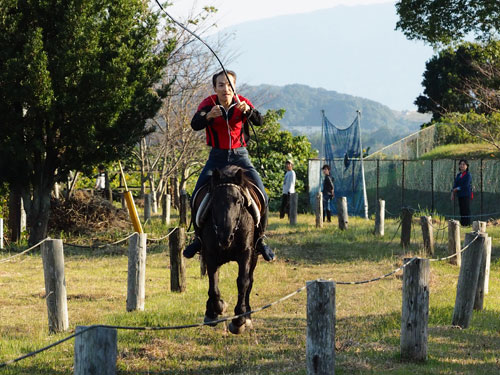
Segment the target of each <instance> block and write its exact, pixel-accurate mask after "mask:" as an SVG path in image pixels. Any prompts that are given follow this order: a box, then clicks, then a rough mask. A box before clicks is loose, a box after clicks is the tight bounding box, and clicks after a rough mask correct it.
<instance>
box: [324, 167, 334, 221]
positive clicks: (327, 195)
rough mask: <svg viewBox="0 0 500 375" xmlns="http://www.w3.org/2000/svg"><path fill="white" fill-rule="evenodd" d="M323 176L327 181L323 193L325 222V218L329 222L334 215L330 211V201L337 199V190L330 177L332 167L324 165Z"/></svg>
mask: <svg viewBox="0 0 500 375" xmlns="http://www.w3.org/2000/svg"><path fill="white" fill-rule="evenodd" d="M322 170H323V174H324V175H325V179H324V180H323V188H322V189H321V192H322V193H323V221H325V216H326V219H327V220H328V222H331V221H332V214H331V211H330V200H332V199H333V198H334V197H335V191H334V190H335V189H334V186H333V179H332V177H331V176H330V166H329V165H328V164H325V165H323V168H322Z"/></svg>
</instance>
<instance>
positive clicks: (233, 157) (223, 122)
mask: <svg viewBox="0 0 500 375" xmlns="http://www.w3.org/2000/svg"><path fill="white" fill-rule="evenodd" d="M227 74H228V77H229V79H230V80H231V84H232V87H233V88H234V87H235V84H236V73H235V72H233V71H230V70H228V71H227ZM212 84H213V88H214V91H215V94H214V95H211V96H209V97H207V98H205V99H204V100H203V101H202V102H201V103H200V105H199V106H198V109H197V111H196V113H195V114H194V116H193V119H192V120H191V128H193V130H202V129H205V133H206V137H207V138H206V139H207V144H208V145H209V146H211V147H212V150H211V151H210V155H209V157H208V160H207V163H206V164H205V167H204V168H203V170H202V171H201V173H200V176H199V177H198V181H197V182H196V186H195V188H194V191H193V194H192V196H193V197H194V196H195V195H196V192H197V191H198V190H199V189H200V188H201V187H202V186H204V185H205V184H206V183H208V182H209V181H210V178H211V176H212V172H213V170H214V169H221V168H224V167H226V166H228V165H235V166H238V167H241V168H243V169H244V170H245V174H246V175H247V176H248V177H249V178H250V179H251V180H252V182H254V183H255V184H256V185H257V187H258V188H259V189H260V191H261V192H262V194H263V195H264V198H265V201H266V202H265V204H266V209H265V212H264V214H263V215H262V218H261V224H260V226H259V236H258V237H259V238H258V239H257V242H256V245H255V248H256V250H257V252H259V253H261V254H262V256H263V257H264V259H265V260H267V261H272V260H274V258H275V255H274V253H273V251H272V250H271V248H270V247H269V246H268V245H266V243H265V242H264V237H265V234H264V232H265V229H266V225H267V216H268V215H267V212H268V208H267V205H268V203H269V198H268V197H267V194H266V190H265V188H264V184H263V183H262V180H261V178H260V176H259V173H258V172H257V170H256V169H255V167H254V166H253V165H252V162H251V161H250V158H249V156H248V151H247V149H246V145H247V141H248V140H249V133H250V132H249V131H248V124H249V123H252V124H253V125H257V126H261V125H262V124H263V119H262V115H261V114H260V112H259V111H257V110H256V109H255V107H254V106H253V104H252V103H251V102H250V100H248V99H247V98H245V97H243V96H241V95H238V97H237V98H236V94H235V93H234V92H233V89H232V87H231V84H230V83H229V81H228V78H227V77H226V75H225V74H224V72H223V71H221V72H219V73H217V74H214V76H213V77H212ZM200 250H201V241H200V239H199V238H198V237H196V238H195V240H194V241H193V242H192V243H191V244H190V245H188V246H187V247H186V249H185V250H184V252H183V255H184V256H185V257H186V258H192V257H193V256H194V255H195V254H196V253H197V252H199V251H200Z"/></svg>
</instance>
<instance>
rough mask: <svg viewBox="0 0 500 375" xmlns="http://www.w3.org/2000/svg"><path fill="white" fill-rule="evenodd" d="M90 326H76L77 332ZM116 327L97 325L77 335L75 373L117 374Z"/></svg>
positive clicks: (75, 374)
mask: <svg viewBox="0 0 500 375" xmlns="http://www.w3.org/2000/svg"><path fill="white" fill-rule="evenodd" d="M88 328H89V327H86V326H76V331H75V333H78V332H81V331H83V330H85V329H88ZM117 352H118V348H117V333H116V329H113V328H105V327H95V328H91V329H88V330H87V331H85V332H83V333H82V334H80V335H78V336H76V337H75V361H74V375H90V374H99V375H115V374H116V357H117Z"/></svg>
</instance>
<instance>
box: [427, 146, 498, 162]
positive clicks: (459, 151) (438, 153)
mask: <svg viewBox="0 0 500 375" xmlns="http://www.w3.org/2000/svg"><path fill="white" fill-rule="evenodd" d="M499 157H500V150H498V149H497V148H496V147H495V146H492V145H489V144H487V143H467V144H458V145H445V146H438V147H436V148H434V149H432V150H431V151H429V152H428V153H426V154H424V155H422V156H421V157H420V159H423V160H436V159H498V158H499Z"/></svg>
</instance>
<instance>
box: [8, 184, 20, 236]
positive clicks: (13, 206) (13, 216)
mask: <svg viewBox="0 0 500 375" xmlns="http://www.w3.org/2000/svg"><path fill="white" fill-rule="evenodd" d="M9 188H10V194H9V230H10V240H11V241H12V242H18V241H19V240H20V239H21V197H22V194H21V188H20V187H19V186H15V185H10V186H9Z"/></svg>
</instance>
